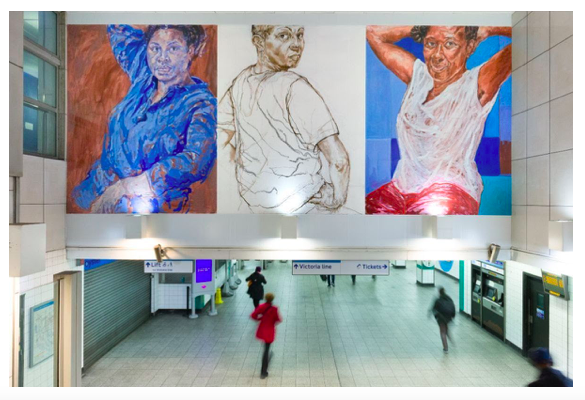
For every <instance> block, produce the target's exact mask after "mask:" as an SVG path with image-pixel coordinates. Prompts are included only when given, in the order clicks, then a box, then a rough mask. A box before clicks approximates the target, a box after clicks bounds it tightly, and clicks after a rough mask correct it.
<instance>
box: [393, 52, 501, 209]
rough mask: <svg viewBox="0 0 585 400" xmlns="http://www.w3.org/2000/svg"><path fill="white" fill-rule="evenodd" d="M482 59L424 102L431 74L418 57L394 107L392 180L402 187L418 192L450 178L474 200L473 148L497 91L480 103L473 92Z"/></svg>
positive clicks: (477, 183) (477, 193)
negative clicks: (395, 154)
mask: <svg viewBox="0 0 585 400" xmlns="http://www.w3.org/2000/svg"><path fill="white" fill-rule="evenodd" d="M480 68H481V65H479V66H477V67H475V68H473V69H471V70H468V71H466V72H465V73H464V74H463V75H462V76H461V78H459V79H458V80H457V81H456V82H453V83H452V84H451V85H449V86H448V87H447V88H446V89H445V90H444V91H443V92H442V93H441V94H440V95H438V96H437V97H435V98H434V99H432V100H430V101H428V102H427V103H424V101H425V100H426V98H427V95H428V93H429V91H430V90H431V89H432V88H433V78H432V77H431V75H430V74H429V72H428V70H427V66H426V65H425V64H424V63H423V62H422V61H420V60H418V59H417V60H416V61H415V62H414V68H413V73H412V79H411V81H410V84H409V85H408V88H407V89H406V93H405V94H404V98H403V100H402V106H401V108H400V112H399V113H398V118H397V123H396V128H397V135H398V147H399V149H400V161H399V162H398V165H397V167H396V172H395V174H394V177H393V181H394V182H395V184H396V186H397V187H398V189H400V191H401V192H402V193H419V192H420V191H422V190H423V189H425V188H427V187H429V186H430V185H432V184H434V183H439V182H440V183H451V184H455V185H457V186H459V187H461V188H462V189H464V190H465V191H466V192H467V193H469V194H470V195H471V196H472V197H473V198H474V199H475V200H477V202H478V203H479V201H480V199H481V192H482V191H483V183H482V180H481V176H480V175H479V172H478V170H477V165H476V164H475V153H476V151H477V148H478V146H479V143H480V141H481V137H482V135H483V130H484V125H485V120H486V118H487V116H488V114H489V112H490V110H491V109H492V107H493V105H494V103H495V102H496V99H497V96H498V94H497V93H496V95H495V96H494V97H493V99H492V100H491V101H490V102H489V103H487V104H486V105H485V106H482V105H481V104H480V102H479V99H478V97H477V79H478V75H479V70H480Z"/></svg>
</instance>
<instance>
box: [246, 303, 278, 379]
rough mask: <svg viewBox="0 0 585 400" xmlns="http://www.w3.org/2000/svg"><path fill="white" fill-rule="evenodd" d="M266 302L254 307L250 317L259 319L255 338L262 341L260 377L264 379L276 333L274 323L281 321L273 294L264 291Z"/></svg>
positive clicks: (266, 374)
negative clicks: (274, 303)
mask: <svg viewBox="0 0 585 400" xmlns="http://www.w3.org/2000/svg"><path fill="white" fill-rule="evenodd" d="M265 300H266V302H265V303H263V304H262V305H260V306H258V307H256V309H255V310H254V312H253V313H252V315H250V317H251V318H252V319H254V320H256V321H260V324H259V325H258V330H257V331H256V338H258V339H260V340H262V341H263V342H264V354H263V355H262V370H261V371H260V378H261V379H264V378H266V377H267V376H268V363H269V361H270V345H271V344H272V342H274V337H275V335H276V324H278V323H280V322H282V318H281V317H280V314H279V312H278V307H276V306H275V305H273V304H272V302H273V301H274V294H272V293H266V298H265Z"/></svg>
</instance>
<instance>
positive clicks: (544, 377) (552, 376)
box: [528, 347, 573, 387]
mask: <svg viewBox="0 0 585 400" xmlns="http://www.w3.org/2000/svg"><path fill="white" fill-rule="evenodd" d="M528 357H529V358H530V360H531V361H532V364H533V365H534V366H535V367H536V368H538V370H539V371H540V375H539V377H538V379H537V380H536V381H534V382H532V383H529V384H528V386H529V387H573V380H572V379H569V378H567V377H566V376H564V375H563V374H562V372H561V371H559V370H557V369H554V368H552V365H553V360H552V357H551V356H550V353H549V351H548V349H545V348H544V347H538V348H536V349H531V350H530V351H529V352H528Z"/></svg>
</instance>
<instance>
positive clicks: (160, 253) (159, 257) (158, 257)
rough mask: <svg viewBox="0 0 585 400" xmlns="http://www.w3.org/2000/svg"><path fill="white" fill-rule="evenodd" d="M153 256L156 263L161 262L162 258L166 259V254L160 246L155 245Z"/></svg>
mask: <svg viewBox="0 0 585 400" xmlns="http://www.w3.org/2000/svg"><path fill="white" fill-rule="evenodd" d="M154 254H155V256H156V261H158V262H162V259H163V257H166V255H167V252H166V250H165V249H163V247H162V246H161V245H160V244H157V245H156V246H155V247H154Z"/></svg>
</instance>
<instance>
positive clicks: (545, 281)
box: [542, 271, 569, 300]
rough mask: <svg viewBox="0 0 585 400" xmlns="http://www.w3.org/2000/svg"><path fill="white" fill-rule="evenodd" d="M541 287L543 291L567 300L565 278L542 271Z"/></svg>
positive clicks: (567, 293)
mask: <svg viewBox="0 0 585 400" xmlns="http://www.w3.org/2000/svg"><path fill="white" fill-rule="evenodd" d="M542 285H543V286H544V291H545V292H546V293H548V294H551V295H553V296H556V297H560V298H561V299H565V300H569V292H568V291H567V276H565V275H555V274H551V273H550V272H545V271H542Z"/></svg>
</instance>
